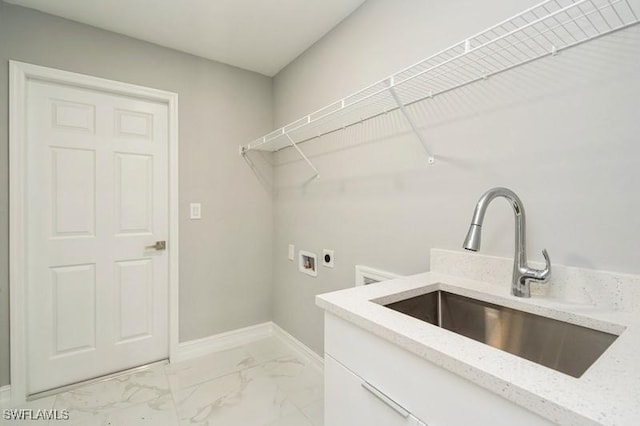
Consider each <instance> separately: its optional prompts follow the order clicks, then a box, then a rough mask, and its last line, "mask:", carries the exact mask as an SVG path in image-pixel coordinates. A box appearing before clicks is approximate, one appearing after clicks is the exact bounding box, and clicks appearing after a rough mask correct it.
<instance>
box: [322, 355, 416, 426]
mask: <svg viewBox="0 0 640 426" xmlns="http://www.w3.org/2000/svg"><path fill="white" fill-rule="evenodd" d="M324 368H325V385H326V386H325V407H330V410H327V411H326V413H325V424H327V425H333V426H341V425H344V426H372V425H384V426H423V425H424V423H422V422H420V421H419V420H418V419H417V418H416V417H414V416H413V415H412V414H411V413H410V412H409V411H408V410H407V409H405V408H404V407H403V406H402V405H400V404H399V403H397V402H396V401H394V400H393V399H391V397H389V396H388V395H385V394H384V393H383V392H382V391H380V390H379V389H377V388H376V387H375V386H373V385H371V384H370V383H367V382H366V381H364V380H362V378H360V377H358V376H356V375H355V374H354V373H353V372H352V371H349V370H348V369H347V368H345V367H344V366H343V365H341V364H340V363H339V362H337V361H336V360H335V359H333V358H332V357H331V356H326V357H325V360H324Z"/></svg>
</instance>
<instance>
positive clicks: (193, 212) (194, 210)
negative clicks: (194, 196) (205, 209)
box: [189, 203, 202, 219]
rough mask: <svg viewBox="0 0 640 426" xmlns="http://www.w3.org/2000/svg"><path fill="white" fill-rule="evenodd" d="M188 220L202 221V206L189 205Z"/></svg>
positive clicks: (196, 204) (197, 204) (198, 204)
mask: <svg viewBox="0 0 640 426" xmlns="http://www.w3.org/2000/svg"><path fill="white" fill-rule="evenodd" d="M189 218H190V219H202V205H201V204H200V203H191V204H189Z"/></svg>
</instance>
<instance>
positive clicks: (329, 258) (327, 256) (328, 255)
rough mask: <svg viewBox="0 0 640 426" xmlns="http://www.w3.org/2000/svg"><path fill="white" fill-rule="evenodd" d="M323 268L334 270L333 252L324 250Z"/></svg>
mask: <svg viewBox="0 0 640 426" xmlns="http://www.w3.org/2000/svg"><path fill="white" fill-rule="evenodd" d="M322 266H326V267H327V268H333V250H328V249H323V250H322Z"/></svg>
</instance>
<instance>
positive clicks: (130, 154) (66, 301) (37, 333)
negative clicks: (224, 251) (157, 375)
mask: <svg viewBox="0 0 640 426" xmlns="http://www.w3.org/2000/svg"><path fill="white" fill-rule="evenodd" d="M27 89H28V98H27V129H28V130H27V145H28V146H27V176H26V178H27V203H28V214H27V216H28V217H27V227H28V235H27V240H28V244H27V246H28V247H27V252H28V254H27V262H28V265H29V268H28V270H29V273H28V277H27V283H28V284H27V297H28V309H27V311H28V312H27V316H28V321H27V328H28V330H27V331H28V360H27V361H28V372H29V374H28V376H29V377H28V392H29V393H30V394H33V393H37V392H41V391H44V390H47V389H51V388H55V387H58V386H62V385H65V384H69V383H74V382H77V381H81V380H85V379H88V378H92V377H97V376H101V375H104V374H108V373H111V372H114V371H119V370H122V369H126V368H130V367H134V366H137V365H140V364H145V363H148V362H152V361H156V360H159V359H164V358H166V357H167V356H168V256H167V253H166V252H164V251H155V250H150V249H148V248H146V247H148V246H150V245H152V244H153V243H155V241H157V240H166V238H167V236H168V163H167V161H168V115H167V114H168V111H167V107H166V105H164V104H160V103H155V102H151V101H146V100H141V99H135V98H128V97H124V96H120V95H113V94H109V93H103V92H97V91H92V90H88V89H82V88H76V87H68V86H62V85H57V84H53V83H45V82H40V81H30V82H29V83H28V88H27Z"/></svg>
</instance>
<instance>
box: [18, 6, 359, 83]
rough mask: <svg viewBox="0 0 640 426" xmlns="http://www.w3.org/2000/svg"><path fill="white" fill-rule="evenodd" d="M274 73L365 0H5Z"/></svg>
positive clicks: (265, 72)
mask: <svg viewBox="0 0 640 426" xmlns="http://www.w3.org/2000/svg"><path fill="white" fill-rule="evenodd" d="M5 1H6V2H7V3H12V4H15V5H19V6H24V7H28V8H31V9H36V10H40V11H42V12H45V13H49V14H52V15H57V16H61V17H63V18H67V19H71V20H73V21H77V22H82V23H84V24H88V25H92V26H94V27H98V28H103V29H105V30H109V31H113V32H116V33H120V34H124V35H127V36H130V37H135V38H137V39H141V40H145V41H149V42H152V43H155V44H159V45H161V46H166V47H170V48H173V49H177V50H181V51H183V52H188V53H191V54H194V55H197V56H201V57H203V58H207V59H212V60H215V61H219V62H224V63H226V64H230V65H234V66H237V67H240V68H244V69H248V70H251V71H256V72H258V73H261V74H264V75H267V76H273V75H275V74H277V73H278V71H280V70H281V69H282V68H284V67H285V66H286V65H287V64H288V63H290V62H291V61H293V60H294V59H295V58H296V57H297V56H298V55H300V54H301V53H302V52H304V51H305V50H306V49H307V48H309V47H310V46H311V45H312V44H313V43H315V42H316V41H317V40H319V39H320V38H321V37H322V36H323V35H324V34H326V33H327V32H329V31H330V30H331V29H332V28H333V27H334V26H336V25H337V24H338V23H339V22H340V21H342V20H343V19H344V18H346V17H347V16H349V14H351V12H353V11H354V10H355V9H356V8H357V7H358V6H360V5H361V4H362V3H364V1H365V0H55V1H52V0H5Z"/></svg>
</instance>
